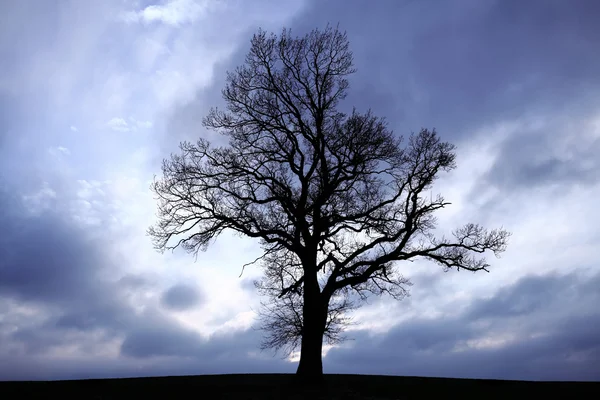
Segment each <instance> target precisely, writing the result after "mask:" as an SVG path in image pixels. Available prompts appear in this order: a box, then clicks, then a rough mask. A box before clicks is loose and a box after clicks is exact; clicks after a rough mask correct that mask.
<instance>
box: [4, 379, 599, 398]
mask: <svg viewBox="0 0 600 400" xmlns="http://www.w3.org/2000/svg"><path fill="white" fill-rule="evenodd" d="M292 378H293V375H289V374H248V375H201V376H179V377H159V378H125V379H93V380H77V381H50V382H0V398H2V399H7V400H8V399H13V398H14V399H17V398H18V399H33V398H62V399H64V398H65V397H72V398H78V399H145V398H165V399H179V398H181V399H188V398H196V399H304V398H307V399H311V400H317V399H373V400H376V399H377V400H378V399H417V398H420V399H422V398H433V396H435V398H437V399H442V398H444V399H448V398H449V399H453V398H464V397H468V398H475V396H477V397H479V398H482V396H483V398H485V399H490V398H492V399H494V398H513V397H519V398H526V397H534V398H544V399H548V398H569V399H600V382H525V381H499V380H472V379H443V378H415V377H398V376H379V375H326V377H325V381H326V384H325V387H323V388H309V387H302V388H297V387H295V386H293V385H292Z"/></svg>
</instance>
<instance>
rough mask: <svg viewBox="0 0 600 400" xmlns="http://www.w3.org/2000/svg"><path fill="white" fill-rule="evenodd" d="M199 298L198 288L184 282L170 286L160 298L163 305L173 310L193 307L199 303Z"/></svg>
mask: <svg viewBox="0 0 600 400" xmlns="http://www.w3.org/2000/svg"><path fill="white" fill-rule="evenodd" d="M200 300H201V296H200V294H199V293H198V289H197V288H195V287H193V286H190V285H186V284H178V285H174V286H171V287H170V288H169V289H168V290H167V291H165V292H164V293H163V295H162V298H161V302H162V305H163V306H165V307H166V308H168V309H171V310H175V311H183V310H187V309H190V308H193V307H195V306H197V305H198V304H199V303H200Z"/></svg>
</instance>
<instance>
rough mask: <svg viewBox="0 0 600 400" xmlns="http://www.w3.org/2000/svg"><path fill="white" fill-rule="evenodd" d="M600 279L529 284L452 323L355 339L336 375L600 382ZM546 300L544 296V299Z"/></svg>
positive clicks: (335, 362) (338, 354)
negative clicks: (599, 304)
mask: <svg viewBox="0 0 600 400" xmlns="http://www.w3.org/2000/svg"><path fill="white" fill-rule="evenodd" d="M598 283H600V274H598V273H596V274H594V275H591V276H590V275H589V272H585V271H580V272H577V273H573V274H566V275H559V274H556V275H551V276H548V277H545V276H526V277H524V278H522V279H520V280H518V281H517V282H515V284H513V285H510V286H508V287H505V288H502V289H500V290H498V291H497V292H496V293H494V294H493V295H492V296H490V297H489V298H487V299H486V298H483V299H473V301H472V303H471V304H472V305H471V306H470V307H468V308H467V309H466V310H465V311H464V312H462V313H460V314H458V315H456V316H451V317H442V318H419V317H417V318H412V319H409V320H406V321H403V322H402V323H400V324H398V325H396V326H395V327H393V328H392V329H390V330H389V331H388V332H386V333H382V334H375V335H373V334H370V333H369V331H367V330H359V331H353V332H351V333H350V335H349V336H350V337H352V338H354V341H353V342H348V343H347V344H346V345H345V346H344V347H341V348H334V349H331V350H330V351H329V353H328V354H327V357H326V359H325V366H326V367H327V368H328V369H329V370H330V371H332V372H333V371H335V372H339V373H350V372H351V371H355V370H356V366H357V365H361V366H362V367H361V372H363V373H375V374H393V375H410V376H415V375H417V376H444V377H459V378H466V377H469V378H494V379H526V380H579V379H582V380H598V379H600V374H599V372H598V371H600V368H599V367H600V364H599V361H598V360H600V358H598V356H599V355H600V339H599V338H600V329H599V328H598V327H600V324H599V322H600V313H599V312H598V310H597V309H596V308H595V307H594V306H593V304H594V302H596V301H598V300H600V290H599V289H598V288H600V286H599V285H598ZM538 293H539V295H540V296H537V294H538Z"/></svg>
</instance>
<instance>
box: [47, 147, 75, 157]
mask: <svg viewBox="0 0 600 400" xmlns="http://www.w3.org/2000/svg"><path fill="white" fill-rule="evenodd" d="M48 153H50V155H52V156H53V157H60V156H68V155H70V154H71V151H70V150H69V149H67V148H66V147H64V146H56V147H50V148H49V149H48Z"/></svg>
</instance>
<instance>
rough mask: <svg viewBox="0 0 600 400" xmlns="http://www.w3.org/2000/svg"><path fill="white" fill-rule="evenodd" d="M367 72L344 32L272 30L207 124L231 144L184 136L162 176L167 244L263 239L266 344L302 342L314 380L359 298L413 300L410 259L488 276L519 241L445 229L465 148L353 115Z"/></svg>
mask: <svg viewBox="0 0 600 400" xmlns="http://www.w3.org/2000/svg"><path fill="white" fill-rule="evenodd" d="M354 72H355V70H354V69H353V58H352V53H351V51H350V50H349V43H348V40H347V36H346V34H345V33H343V32H340V31H339V30H338V29H334V28H332V27H330V26H328V27H327V28H326V29H324V30H322V31H319V30H313V31H312V32H310V33H309V34H307V35H305V36H303V37H292V36H291V34H290V31H289V30H286V29H284V30H283V31H282V33H281V34H280V35H275V34H270V35H268V34H267V33H266V32H264V31H262V30H260V31H258V33H256V34H255V35H254V36H253V38H252V41H251V48H250V51H249V53H248V54H247V56H246V59H245V63H244V65H242V66H240V67H238V68H237V69H236V70H235V71H234V72H229V73H228V74H227V83H226V86H225V88H224V89H223V91H222V94H223V98H224V100H225V102H226V105H227V108H226V110H220V109H212V110H211V111H210V113H209V114H208V116H207V117H206V118H205V119H204V120H203V125H204V126H205V127H206V128H209V129H212V130H215V131H217V132H220V133H222V134H223V135H225V136H226V137H228V138H229V144H228V145H227V146H222V147H212V146H211V145H210V144H209V142H208V141H206V140H204V139H199V140H198V141H197V143H195V144H193V143H189V142H184V143H181V146H180V148H181V152H180V153H179V154H174V155H171V157H170V158H169V159H166V160H164V162H163V166H162V172H163V176H162V178H161V179H159V180H155V182H154V184H153V191H154V192H155V193H156V194H157V195H158V202H159V205H158V209H159V213H158V222H157V224H156V225H155V226H154V227H152V228H150V229H149V234H150V235H151V236H152V237H153V239H154V244H155V247H156V248H157V249H159V250H161V251H164V250H166V249H175V248H177V247H181V248H183V249H185V250H187V251H189V252H193V253H196V254H197V252H198V251H199V250H205V249H206V248H207V247H208V246H209V245H210V243H211V242H212V241H213V240H214V239H215V238H216V237H217V236H218V235H219V234H220V233H221V232H223V231H224V230H226V229H230V230H233V231H235V232H237V233H239V234H240V235H243V236H247V237H250V238H255V239H258V240H259V242H260V244H261V245H262V248H263V249H264V253H263V255H262V257H260V258H259V259H258V260H256V261H260V262H261V263H262V266H263V268H264V272H265V273H264V278H263V279H262V280H261V281H260V282H259V283H258V287H259V289H261V291H262V293H263V294H267V295H268V296H269V297H270V298H271V299H273V301H274V302H272V303H271V307H269V306H268V305H267V308H266V312H267V313H268V312H269V311H270V312H271V313H272V314H271V316H272V317H273V318H272V319H270V320H269V321H267V322H268V323H267V325H266V327H267V328H269V329H271V333H272V335H271V336H270V337H268V338H267V340H266V342H265V343H266V344H267V345H269V346H273V347H275V348H282V347H285V346H292V348H293V347H294V346H296V345H298V344H299V346H300V353H301V355H300V362H299V365H298V370H297V375H298V376H300V377H304V378H311V379H320V378H321V377H322V374H323V367H322V358H321V352H322V345H323V339H324V338H325V339H328V338H329V339H331V340H333V341H335V340H338V339H340V336H339V333H340V332H341V328H340V327H343V325H344V323H345V322H347V321H346V320H344V319H343V318H344V317H343V316H344V312H345V311H347V310H348V309H349V308H351V307H352V306H353V304H352V303H351V302H349V297H348V296H349V294H351V293H354V294H358V295H359V298H365V297H366V296H367V295H368V294H375V295H380V294H383V293H386V294H390V295H392V296H394V297H395V298H402V297H403V296H405V295H406V293H407V292H406V289H407V285H408V284H409V282H408V280H407V279H406V278H404V277H403V276H402V275H401V274H400V273H399V271H398V269H397V268H396V264H397V263H398V262H400V261H409V260H414V259H417V258H425V259H429V260H431V261H433V262H435V263H438V264H440V265H442V266H443V267H444V268H445V269H450V268H456V269H457V270H458V269H466V270H470V271H480V270H486V271H487V268H488V266H489V265H488V263H487V262H486V261H485V258H483V253H485V252H487V251H491V252H493V253H494V254H495V255H498V254H499V253H501V252H503V251H504V250H505V248H506V245H507V240H508V237H509V233H508V232H506V231H504V230H502V229H499V230H491V231H487V230H484V229H483V228H482V227H480V226H479V225H476V224H472V223H470V224H467V225H465V226H464V227H462V228H459V229H457V230H455V231H454V232H453V237H451V238H446V237H441V238H437V237H435V236H434V234H433V231H434V228H435V227H436V220H435V217H434V213H435V211H436V210H439V209H441V208H443V207H445V206H447V205H448V204H450V203H448V202H446V201H444V199H443V198H442V197H441V196H440V195H438V196H435V197H434V196H433V195H431V194H430V193H429V192H428V191H429V189H430V188H431V187H432V184H433V183H434V181H435V179H436V178H437V177H438V175H439V173H440V172H443V171H449V170H451V169H452V168H454V167H455V153H454V150H455V147H454V146H453V145H452V144H450V143H447V142H443V141H441V140H440V138H439V136H438V135H437V133H436V132H435V130H433V131H430V130H427V129H422V130H421V131H420V132H419V133H418V134H411V135H410V137H409V138H408V140H406V141H405V140H404V139H403V137H401V136H397V135H394V134H393V133H392V131H391V130H390V129H389V128H388V126H387V124H386V122H385V120H384V119H383V118H378V117H376V116H374V115H373V114H372V113H371V111H367V112H364V113H361V112H359V111H357V110H353V111H352V112H351V113H344V112H341V111H339V110H338V105H339V102H340V100H342V99H344V97H345V96H346V93H347V89H348V79H347V78H348V76H349V75H350V74H352V73H354ZM269 324H270V325H269ZM336 329H337V330H336ZM299 342H300V343H299Z"/></svg>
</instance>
